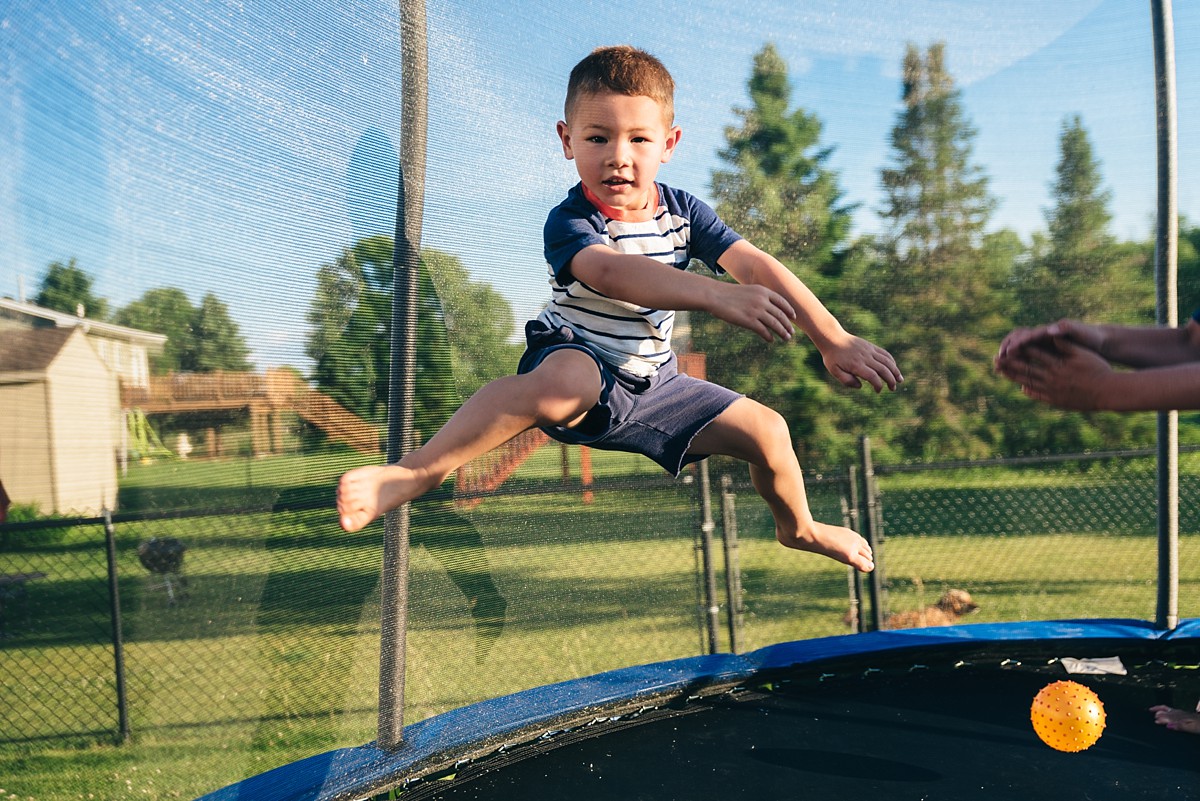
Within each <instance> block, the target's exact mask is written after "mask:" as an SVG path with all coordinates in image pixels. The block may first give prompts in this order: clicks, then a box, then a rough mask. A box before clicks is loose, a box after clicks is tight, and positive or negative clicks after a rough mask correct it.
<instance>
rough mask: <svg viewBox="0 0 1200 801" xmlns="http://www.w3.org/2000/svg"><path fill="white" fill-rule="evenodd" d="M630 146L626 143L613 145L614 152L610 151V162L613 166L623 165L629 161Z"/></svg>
mask: <svg viewBox="0 0 1200 801" xmlns="http://www.w3.org/2000/svg"><path fill="white" fill-rule="evenodd" d="M629 152H630V151H629V145H628V144H626V143H624V142H615V143H613V147H612V150H611V151H609V154H608V160H609V161H610V162H611V163H612V164H617V165H622V164H626V163H628V161H629Z"/></svg>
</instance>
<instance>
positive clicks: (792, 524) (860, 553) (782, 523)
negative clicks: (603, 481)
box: [688, 398, 875, 571]
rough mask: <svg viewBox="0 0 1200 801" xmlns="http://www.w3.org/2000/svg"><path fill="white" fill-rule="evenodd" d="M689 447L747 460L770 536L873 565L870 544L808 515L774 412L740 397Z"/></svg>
mask: <svg viewBox="0 0 1200 801" xmlns="http://www.w3.org/2000/svg"><path fill="white" fill-rule="evenodd" d="M688 452H689V453H695V454H722V455H725V456H733V457H734V458H737V459H741V460H742V461H744V462H747V463H749V465H750V480H751V481H752V482H753V483H754V488H755V489H756V490H757V491H758V494H759V495H761V496H762V498H763V500H765V501H766V502H767V506H768V507H770V509H771V514H772V516H773V517H774V518H775V537H776V539H778V540H779V542H780V543H782V544H783V545H786V546H787V547H789V548H797V549H799V550H802V551H812V552H814V553H819V554H822V555H824V556H828V557H830V558H831V559H836V560H837V561H839V562H844V563H845V564H848V565H851V566H853V567H856V568H858V569H859V570H863V571H869V570H872V569H874V567H875V563H874V561H873V560H872V558H871V546H870V545H868V544H867V541H866V540H865V539H863V538H862V537H861V536H859V535H858V534H857V533H855V532H853V531H851V530H850V529H848V528H844V527H842V526H831V525H827V524H825V523H819V522H817V521H815V520H813V516H812V512H810V511H809V508H808V496H807V495H806V494H805V492H804V473H803V471H802V470H801V469H800V463H799V461H798V460H797V459H796V452H795V451H794V450H793V449H792V441H791V434H790V433H789V432H788V427H787V423H786V422H785V421H784V419H783V417H781V416H780V415H779V413H778V412H776V411H774V410H773V409H770V408H768V407H766V406H763V405H762V404H761V403H758V402H757V401H753V400H751V399H750V398H740V399H738V400H736V401H734V402H733V403H732V404H730V405H729V407H728V408H726V409H725V411H723V412H721V414H720V415H718V416H717V418H716V419H715V420H713V421H712V422H711V423H709V424H708V425H707V426H705V428H704V429H703V430H701V431H700V433H699V434H697V435H696V438H695V439H693V440H692V444H691V447H690V448H688Z"/></svg>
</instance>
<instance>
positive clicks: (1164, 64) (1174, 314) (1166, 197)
mask: <svg viewBox="0 0 1200 801" xmlns="http://www.w3.org/2000/svg"><path fill="white" fill-rule="evenodd" d="M1150 11H1151V17H1152V21H1153V28H1154V84H1155V108H1156V115H1155V116H1156V120H1157V133H1158V139H1157V141H1158V148H1157V151H1158V152H1157V163H1158V209H1157V220H1156V225H1155V241H1154V285H1155V300H1156V307H1157V317H1158V324H1159V325H1161V326H1170V327H1172V328H1174V327H1175V326H1177V325H1178V323H1179V314H1178V287H1177V279H1178V256H1179V213H1178V209H1177V205H1178V203H1177V200H1178V195H1177V176H1178V169H1177V161H1178V151H1177V148H1176V113H1175V44H1174V41H1175V31H1174V23H1173V21H1172V15H1171V0H1151V3H1150ZM1157 606H1158V609H1157V612H1156V623H1157V625H1158V627H1159V628H1164V629H1173V628H1175V626H1176V625H1178V623H1179V413H1178V412H1174V411H1170V412H1159V415H1158V604H1157Z"/></svg>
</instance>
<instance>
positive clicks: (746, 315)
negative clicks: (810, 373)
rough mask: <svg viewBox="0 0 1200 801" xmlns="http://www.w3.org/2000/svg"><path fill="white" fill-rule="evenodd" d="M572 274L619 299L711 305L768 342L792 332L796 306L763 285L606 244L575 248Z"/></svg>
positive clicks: (650, 304) (669, 305)
mask: <svg viewBox="0 0 1200 801" xmlns="http://www.w3.org/2000/svg"><path fill="white" fill-rule="evenodd" d="M571 274H572V275H573V276H574V277H575V278H576V279H577V280H579V281H582V282H583V283H585V284H587V285H588V286H589V287H591V288H592V289H594V290H596V291H597V292H601V293H603V294H604V295H606V296H608V297H610V298H613V299H614V300H621V301H624V302H626V303H631V304H634V305H636V306H642V307H644V308H650V309H671V310H673V311H684V310H701V311H706V312H709V313H710V314H712V315H713V316H715V317H717V318H719V319H721V320H724V321H725V322H727V323H731V324H733V325H736V326H740V327H742V328H745V329H746V330H748V331H752V332H754V333H755V334H757V335H758V336H759V337H761V338H762V339H764V340H766V341H767V342H772V341H774V340H775V339H776V338H778V339H781V340H784V341H787V340H789V339H791V338H792V329H793V323H792V321H793V320H794V319H795V317H796V311H795V309H794V308H793V307H792V305H791V304H790V303H789V302H788V301H787V299H786V298H785V297H784V296H783V295H781V294H779V293H778V292H775V291H772V290H771V289H769V288H767V287H764V286H739V285H736V284H729V283H726V282H723V281H716V280H713V279H712V278H709V277H707V276H704V275H697V274H695V273H689V272H687V271H685V270H679V269H676V268H675V267H672V266H670V265H667V264H663V263H661V262H658V261H655V260H654V259H651V258H649V257H647V256H639V255H636V254H627V253H618V252H617V251H615V250H612V249H611V248H608V247H605V246H604V245H591V246H589V247H586V248H584V249H583V250H581V251H579V252H578V253H576V254H575V256H574V258H572V259H571Z"/></svg>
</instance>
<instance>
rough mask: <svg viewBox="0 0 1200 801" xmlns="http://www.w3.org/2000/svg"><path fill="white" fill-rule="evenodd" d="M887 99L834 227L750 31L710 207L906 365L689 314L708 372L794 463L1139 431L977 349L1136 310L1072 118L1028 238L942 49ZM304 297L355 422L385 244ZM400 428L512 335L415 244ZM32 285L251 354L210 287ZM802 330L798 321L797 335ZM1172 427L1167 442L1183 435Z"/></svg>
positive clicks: (443, 258)
mask: <svg viewBox="0 0 1200 801" xmlns="http://www.w3.org/2000/svg"><path fill="white" fill-rule="evenodd" d="M901 83H902V85H901V97H902V100H903V105H902V107H901V109H900V110H899V111H898V113H897V116H896V120H895V123H894V125H893V127H892V129H891V133H890V145H891V156H890V161H889V163H888V164H886V165H885V166H883V167H882V168H881V169H880V185H881V186H882V188H883V201H882V204H881V207H880V208H879V209H878V210H877V212H878V214H879V216H880V222H881V225H880V232H879V233H875V234H870V235H862V236H857V237H854V236H852V230H851V229H852V214H853V212H854V207H852V206H850V205H848V204H847V203H845V201H844V193H843V192H842V189H841V187H840V186H839V177H838V175H837V174H836V172H834V171H833V170H832V169H830V168H829V166H828V162H829V158H830V156H831V153H832V150H833V148H832V147H831V146H829V145H828V144H826V143H823V142H822V140H821V132H822V124H821V121H820V119H819V117H818V116H817V115H816V114H814V113H813V112H811V111H808V110H805V109H803V108H798V109H794V108H792V107H791V84H790V80H789V76H788V69H787V65H786V63H785V62H784V60H783V58H782V57H781V56H780V54H779V52H778V51H777V50H776V48H775V47H774V46H773V45H771V44H767V45H766V46H764V47H763V48H762V50H760V51H759V52H758V53H757V54H756V55H755V57H754V61H753V67H752V70H751V74H750V78H749V82H748V88H749V97H750V105H749V106H748V107H746V108H735V109H734V110H733V111H734V114H735V116H736V117H737V120H738V122H737V124H735V125H731V126H729V127H727V129H726V131H725V146H724V147H723V148H722V149H721V150H720V151H719V153H718V156H719V158H720V160H721V162H722V165H723V166H722V167H721V168H719V169H717V170H715V171H714V172H713V175H712V195H713V197H714V205H715V207H716V210H717V212H718V213H719V214H720V215H721V216H722V217H723V218H724V219H725V220H726V221H727V222H728V223H729V224H730V225H731V226H732V227H733V228H734V229H735V230H737V231H739V232H740V233H741V234H743V235H744V236H746V237H747V238H748V239H749V240H751V241H752V242H754V243H755V244H756V245H758V246H759V247H761V248H762V249H764V250H766V251H768V252H770V253H772V254H773V255H775V256H776V257H777V258H778V259H779V260H780V261H781V262H783V263H784V264H785V265H786V266H787V267H788V268H789V269H791V270H792V271H793V272H794V273H795V274H796V275H797V276H798V277H799V278H800V279H801V280H803V281H804V282H805V283H806V284H808V285H809V286H810V287H811V288H812V289H813V291H815V292H816V293H817V295H818V296H819V297H820V298H821V299H822V300H823V301H824V302H825V303H826V305H827V306H829V307H830V309H831V310H832V311H833V312H834V313H835V315H837V317H838V318H839V319H840V320H841V321H842V322H843V324H844V325H845V326H846V328H847V329H848V330H850V331H852V332H854V333H856V334H859V335H861V336H865V337H867V338H869V339H871V340H873V341H875V342H877V343H878V344H880V345H882V346H883V347H886V348H888V349H889V350H890V351H891V352H892V353H893V354H894V355H895V356H896V358H897V361H898V362H899V364H900V366H901V369H902V371H903V372H904V374H905V376H906V379H907V380H906V382H905V384H904V385H903V386H902V389H901V391H900V392H898V393H896V394H889V393H884V394H882V395H878V396H876V395H874V394H872V393H870V392H847V391H846V390H844V389H842V388H841V387H840V386H836V385H835V382H834V381H833V380H832V379H831V378H830V377H829V376H828V374H827V372H826V370H825V369H824V366H823V364H822V362H821V357H820V354H819V353H818V352H817V351H816V349H815V348H813V347H812V346H811V345H810V344H809V343H807V342H806V341H797V344H796V345H793V346H786V347H785V346H780V345H773V346H772V345H767V344H765V343H763V342H761V341H760V340H759V339H758V338H757V337H755V336H753V335H752V334H749V333H747V332H743V331H740V330H738V329H733V328H731V327H730V326H728V325H726V324H724V323H722V322H720V321H719V320H716V319H714V318H710V317H708V316H707V315H704V314H702V313H692V314H691V315H690V326H689V328H690V338H691V342H690V343H685V342H677V343H676V345H677V347H686V346H689V345H690V347H691V348H692V349H694V350H697V351H700V352H703V353H705V354H706V356H707V364H708V376H709V378H710V379H711V380H714V381H716V382H718V383H721V384H724V385H726V386H729V387H731V388H733V389H735V390H737V391H739V392H743V393H745V394H747V395H749V396H751V397H754V398H756V399H758V400H760V401H763V402H764V403H767V404H768V405H770V406H772V407H774V408H776V409H778V410H779V411H780V412H781V413H782V414H783V415H784V416H785V417H786V418H787V419H788V421H789V424H790V425H791V429H792V432H793V435H794V436H795V439H796V442H795V445H796V447H797V449H798V450H799V451H800V452H801V456H802V461H803V462H804V463H806V464H841V463H844V462H846V461H847V460H849V459H852V458H853V455H854V451H855V449H856V447H857V441H858V437H859V436H860V435H861V434H870V435H871V436H872V439H873V440H874V442H875V443H876V452H877V454H878V457H879V458H881V459H885V460H889V461H906V460H916V461H924V460H942V459H977V458H987V457H994V456H1013V455H1021V454H1031V453H1069V452H1079V451H1087V450H1097V449H1111V448H1121V447H1135V446H1145V445H1147V444H1149V443H1150V442H1152V441H1153V436H1154V430H1155V425H1154V419H1153V416H1151V415H1116V414H1111V413H1092V414H1081V413H1063V412H1058V411H1055V410H1052V409H1048V408H1046V407H1043V406H1040V405H1037V404H1033V403H1031V402H1029V401H1028V400H1027V399H1025V398H1024V397H1023V396H1022V395H1021V394H1020V392H1019V391H1018V390H1017V389H1016V388H1015V387H1013V386H1012V385H1011V384H1010V383H1009V382H1007V381H1004V380H1002V379H1000V378H999V377H998V376H996V375H995V374H994V372H993V371H992V367H991V361H992V356H993V354H994V353H995V350H996V347H997V346H998V344H999V342H1000V340H1001V338H1002V337H1003V336H1004V334H1005V333H1007V332H1008V331H1009V330H1011V329H1012V328H1013V327H1014V326H1018V325H1035V324H1039V323H1043V322H1049V321H1051V320H1054V319H1058V318H1060V317H1075V318H1083V319H1087V320H1093V321H1112V322H1124V323H1141V324H1147V325H1148V324H1152V323H1153V321H1154V292H1153V284H1154V280H1153V249H1154V246H1153V242H1152V241H1150V240H1149V239H1148V240H1147V241H1144V242H1122V241H1119V240H1118V239H1117V238H1116V237H1115V236H1113V234H1112V233H1111V231H1110V224H1111V219H1112V217H1111V213H1110V211H1109V203H1110V202H1111V192H1110V191H1109V190H1107V189H1106V188H1105V187H1104V182H1103V177H1102V174H1101V168H1100V164H1099V162H1098V160H1097V158H1096V156H1095V153H1094V151H1093V148H1092V144H1091V141H1090V138H1089V136H1088V131H1087V129H1086V127H1085V126H1084V123H1083V120H1082V119H1081V117H1080V116H1078V115H1070V116H1068V117H1067V118H1065V119H1064V120H1063V122H1062V126H1061V130H1060V132H1059V158H1058V162H1057V165H1056V168H1055V172H1054V175H1053V176H1052V177H1051V178H1050V181H1049V186H1050V189H1051V199H1052V205H1051V206H1050V207H1049V208H1047V209H1046V210H1045V221H1046V226H1045V230H1042V231H1038V232H1035V233H1034V234H1033V235H1032V237H1031V238H1030V240H1029V241H1028V242H1025V241H1022V239H1021V237H1020V236H1018V235H1017V234H1016V233H1015V232H1013V231H1011V230H998V231H997V230H992V229H991V227H990V224H991V217H992V213H993V211H994V209H995V207H996V199H995V198H994V197H993V196H992V195H991V193H990V191H989V187H988V176H987V174H986V172H985V171H984V169H983V168H982V166H980V165H979V164H978V163H976V162H975V160H974V157H973V141H974V137H975V136H976V130H975V128H974V127H973V126H972V124H971V122H970V120H969V118H968V115H967V113H966V110H965V108H964V105H963V102H962V97H961V94H960V92H959V90H958V89H957V87H956V86H955V83H954V79H953V77H952V76H951V74H950V73H949V71H948V69H947V67H946V58H945V48H944V46H943V45H942V44H940V43H938V44H933V45H931V46H929V47H927V48H925V49H921V48H918V47H917V46H916V45H909V47H908V48H907V51H906V53H905V55H904V60H903V72H902V82H901ZM1198 252H1200V227H1194V226H1191V225H1189V224H1188V223H1187V221H1183V223H1182V225H1181V226H1180V242H1179V306H1180V308H1179V313H1180V318H1181V319H1183V318H1186V316H1187V315H1189V314H1190V313H1191V311H1192V310H1193V309H1194V308H1196V307H1200V255H1198ZM316 278H317V286H316V290H315V292H314V295H313V298H312V301H311V303H310V307H309V311H308V322H309V326H310V327H309V331H308V333H307V340H306V355H307V356H308V357H309V358H310V359H311V366H312V369H311V373H310V374H309V376H308V377H309V378H310V380H311V381H312V382H313V383H314V384H315V385H316V386H317V387H319V388H320V389H322V390H323V391H324V392H326V393H327V394H329V395H331V396H332V397H334V398H335V399H336V400H338V401H339V402H340V403H341V404H342V405H343V406H345V407H346V408H348V409H350V410H351V411H353V412H355V413H356V414H358V415H359V416H361V417H363V418H364V419H367V420H371V421H373V422H377V423H383V422H384V420H385V419H386V413H387V405H388V398H387V392H388V371H389V369H390V365H389V361H390V360H389V352H390V344H389V343H390V334H391V330H390V328H391V293H392V278H393V241H392V239H391V238H390V237H387V236H374V237H368V238H365V239H363V240H360V241H358V242H356V243H354V244H353V245H352V246H350V247H347V248H345V249H344V250H343V252H342V253H340V254H339V255H338V256H337V258H336V259H334V260H333V261H332V262H330V263H326V264H323V265H321V267H320V268H319V269H318V271H317V275H316ZM418 284H419V292H418V323H417V325H418V332H419V334H418V339H417V343H416V348H417V353H416V356H417V376H416V384H417V392H416V407H417V408H416V409H415V418H416V427H417V428H418V437H422V436H428V435H429V434H430V433H432V432H433V431H434V430H436V429H437V428H438V427H440V426H441V424H442V423H443V422H444V421H445V420H446V419H447V418H448V417H449V415H450V414H452V413H453V411H454V410H455V409H456V408H457V407H458V405H459V404H460V403H461V401H462V399H463V398H465V397H467V396H469V395H470V394H472V393H473V392H474V391H475V390H476V389H478V388H479V387H480V386H482V385H483V384H484V383H486V382H487V381H489V380H491V379H493V378H496V377H498V376H500V375H505V374H508V373H510V372H511V371H512V370H513V368H514V366H515V364H516V361H517V358H518V357H519V355H520V351H521V346H520V345H519V344H517V343H515V342H513V341H512V336H513V323H514V320H513V312H512V308H511V306H510V305H509V303H508V302H507V301H506V300H505V299H504V298H503V297H502V296H501V295H500V294H499V293H498V292H497V291H496V290H495V289H494V288H493V287H492V286H491V285H489V284H487V283H484V282H476V281H473V280H471V278H470V276H469V273H468V271H467V269H466V268H465V267H464V265H463V264H462V262H461V261H460V260H459V259H458V258H457V257H455V256H453V255H450V254H447V253H443V252H440V251H436V250H426V251H425V252H424V253H423V254H422V260H421V265H420V273H419V282H418ZM37 303H38V304H39V305H42V306H46V307H48V308H53V309H58V310H60V311H64V312H68V313H74V312H75V311H76V306H77V304H83V305H84V306H85V307H86V308H87V310H88V313H89V315H90V316H92V317H95V318H99V319H111V321H112V322H116V323H119V324H122V325H128V326H131V327H135V328H142V329H144V330H149V331H155V332H159V333H163V334H167V336H168V344H167V346H166V350H165V351H164V353H163V354H161V355H159V356H157V357H155V362H154V364H153V369H154V370H155V371H156V372H165V371H168V370H189V371H206V370H216V369H225V370H244V369H249V366H250V365H249V363H248V361H247V356H248V353H249V349H248V348H247V347H246V344H245V341H244V340H243V338H242V336H241V334H240V333H239V330H238V327H237V324H236V323H235V322H234V321H233V320H232V319H231V318H230V316H229V313H228V309H227V308H226V307H225V305H224V304H223V303H222V302H221V301H220V300H219V299H218V298H216V297H215V296H214V295H212V294H211V293H209V294H207V295H205V296H204V298H203V299H202V300H201V302H200V304H199V305H198V306H193V305H192V304H191V303H190V302H189V301H188V299H187V296H186V295H185V294H184V293H183V292H182V291H181V290H178V289H173V288H160V289H152V290H149V291H148V292H146V293H145V294H144V295H143V296H142V297H141V298H140V299H138V300H137V301H134V302H133V303H130V304H129V305H128V306H126V307H124V308H122V309H119V310H117V311H116V312H114V313H112V314H111V315H109V314H108V309H107V305H108V304H107V302H106V301H105V300H104V299H103V298H99V297H96V296H95V295H94V294H93V293H92V290H91V279H90V277H88V276H87V274H86V273H84V272H83V271H82V270H80V269H79V268H78V267H77V266H76V265H75V262H74V260H72V261H71V262H70V263H68V264H62V263H55V264H52V265H50V268H49V270H48V272H47V274H46V277H45V279H44V280H43V282H42V287H41V291H40V292H39V294H38V297H37ZM801 339H803V338H801ZM1197 432H1200V429H1197V428H1194V427H1189V426H1185V427H1184V430H1183V434H1182V436H1183V438H1184V439H1185V440H1188V439H1196V440H1197V441H1200V433H1197Z"/></svg>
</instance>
